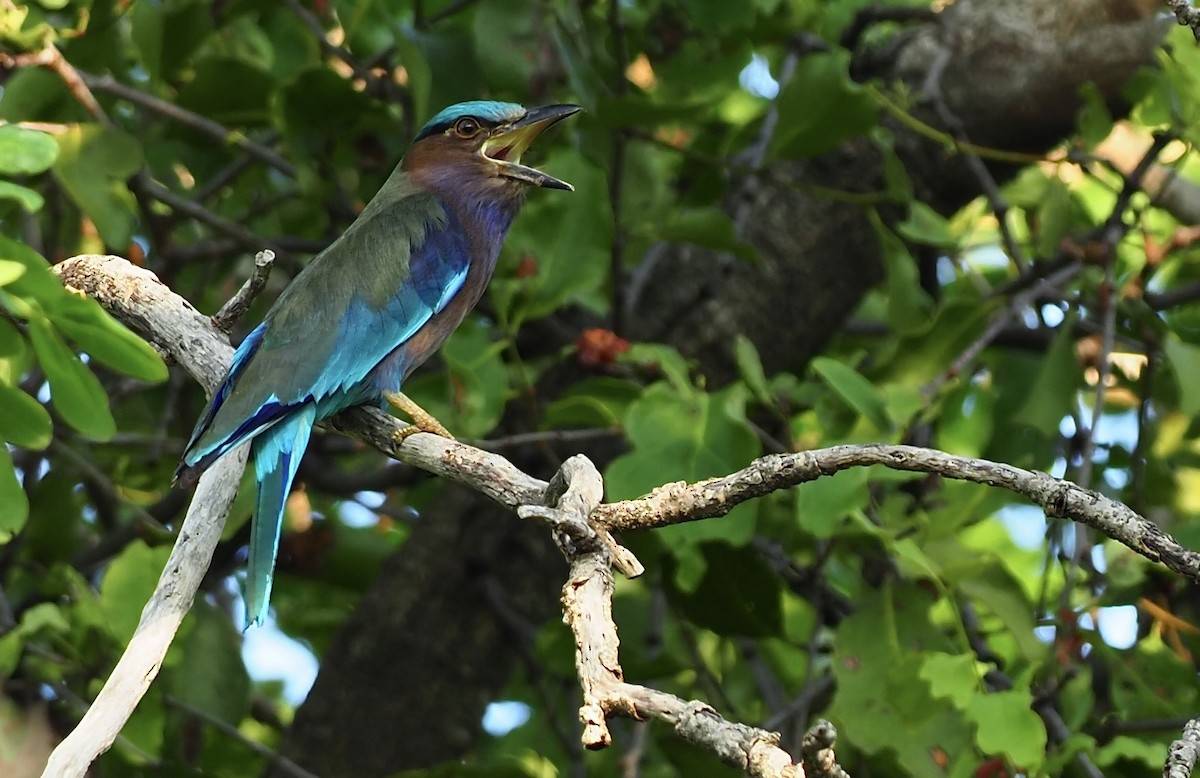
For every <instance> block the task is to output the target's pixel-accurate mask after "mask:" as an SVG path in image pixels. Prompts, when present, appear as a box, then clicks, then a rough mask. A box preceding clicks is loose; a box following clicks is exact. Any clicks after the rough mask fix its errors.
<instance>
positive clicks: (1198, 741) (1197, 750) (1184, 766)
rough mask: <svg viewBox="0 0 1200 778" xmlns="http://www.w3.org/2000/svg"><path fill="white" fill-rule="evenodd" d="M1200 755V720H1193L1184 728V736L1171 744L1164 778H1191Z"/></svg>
mask: <svg viewBox="0 0 1200 778" xmlns="http://www.w3.org/2000/svg"><path fill="white" fill-rule="evenodd" d="M1198 755H1200V719H1192V720H1191V721H1189V722H1188V723H1187V724H1185V725H1184V727H1183V736H1182V737H1180V738H1179V739H1178V740H1176V741H1175V742H1174V743H1172V744H1171V751H1170V754H1169V755H1168V756H1167V763H1166V765H1165V766H1164V767H1163V778H1189V776H1191V774H1192V770H1194V769H1195V767H1196V757H1197V756H1198Z"/></svg>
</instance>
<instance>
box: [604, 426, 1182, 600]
mask: <svg viewBox="0 0 1200 778" xmlns="http://www.w3.org/2000/svg"><path fill="white" fill-rule="evenodd" d="M868 465H883V466H885V467H889V468H892V469H893V470H909V471H913V472H920V473H935V474H937V475H942V476H945V477H947V478H955V479H958V480H962V481H973V482H975V483H980V484H987V485H988V486H997V487H1000V488H1002V489H1007V490H1008V491H1010V492H1015V493H1017V494H1020V495H1023V496H1024V497H1026V498H1028V499H1029V500H1031V501H1033V502H1034V503H1036V504H1037V505H1040V506H1041V507H1042V509H1043V510H1045V511H1046V515H1047V516H1049V517H1051V518H1064V519H1071V520H1072V521H1078V522H1080V523H1082V524H1086V525H1087V526H1089V527H1092V528H1094V529H1097V530H1099V531H1100V532H1102V533H1104V534H1105V535H1107V536H1108V537H1110V538H1112V539H1113V540H1116V541H1118V542H1120V543H1123V544H1124V545H1126V546H1128V547H1129V548H1131V549H1132V550H1134V551H1136V552H1137V553H1139V554H1141V555H1142V556H1144V557H1146V558H1147V559H1150V560H1151V561H1154V562H1160V563H1161V564H1163V565H1165V566H1166V567H1168V568H1170V569H1171V570H1174V571H1175V572H1177V573H1180V574H1181V575H1184V576H1187V577H1188V578H1190V579H1191V580H1193V581H1200V553H1197V552H1195V551H1191V550H1189V549H1187V548H1184V547H1183V546H1181V545H1180V544H1179V543H1178V542H1177V541H1176V540H1175V539H1174V538H1173V537H1171V536H1170V535H1168V534H1167V533H1166V532H1163V531H1162V530H1161V529H1160V528H1159V527H1158V525H1156V524H1154V523H1153V522H1151V521H1148V520H1146V519H1144V518H1142V517H1141V516H1139V515H1138V514H1137V513H1135V512H1134V511H1133V510H1132V509H1131V508H1129V507H1128V506H1127V505H1124V504H1123V503H1119V502H1117V501H1116V500H1112V499H1109V498H1108V497H1105V496H1104V495H1102V494H1100V493H1099V492H1093V491H1091V490H1090V489H1084V488H1082V487H1080V486H1078V485H1076V484H1073V483H1071V482H1070V481H1064V480H1062V479H1060V478H1054V477H1053V476H1050V475H1047V474H1045V473H1038V472H1034V471H1032V470H1025V469H1023V468H1020V467H1014V466H1012V465H1008V464H1004V463H1002V462H991V461H988V460H986V459H975V458H972V457H961V456H955V455H954V454H947V453H945V452H943V451H935V450H933V449H927V448H919V447H917V446H898V445H887V444H867V445H844V446H832V447H830V448H825V449H819V450H815V451H804V452H800V453H797V454H772V455H769V456H765V457H762V458H760V459H756V460H755V461H754V462H752V463H751V464H750V465H749V466H748V467H746V468H744V469H742V470H739V471H738V472H736V473H733V474H731V475H728V476H724V477H722V478H710V479H709V480H707V481H700V482H698V483H695V484H687V483H684V482H682V481H679V482H676V483H673V484H666V485H664V486H660V487H659V488H658V489H655V490H654V491H653V492H651V493H650V494H649V495H648V496H646V497H642V498H639V499H636V500H626V501H624V502H618V503H611V504H606V505H601V506H600V507H599V508H597V509H596V512H595V514H594V516H593V520H594V522H595V523H596V524H598V525H600V526H603V527H606V528H607V529H610V530H612V531H614V532H616V531H623V530H631V529H645V528H649V527H662V526H666V525H668V524H678V523H681V522H685V521H695V520H697V519H706V518H710V517H713V516H724V515H725V514H727V513H729V511H731V510H733V508H734V507H735V506H736V505H738V504H740V503H743V502H745V501H746V500H751V499H754V498H755V497H761V496H762V495H764V494H768V493H770V492H773V491H776V490H778V489H786V488H788V487H791V486H795V485H797V484H801V483H805V482H807V481H814V480H816V479H817V478H820V477H821V476H825V475H832V474H834V473H837V472H840V471H842V470H847V469H849V468H852V467H864V466H868Z"/></svg>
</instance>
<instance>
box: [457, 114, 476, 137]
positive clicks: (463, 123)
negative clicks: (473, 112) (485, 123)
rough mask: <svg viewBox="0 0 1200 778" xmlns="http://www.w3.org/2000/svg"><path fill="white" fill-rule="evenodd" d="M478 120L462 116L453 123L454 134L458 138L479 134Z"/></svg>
mask: <svg viewBox="0 0 1200 778" xmlns="http://www.w3.org/2000/svg"><path fill="white" fill-rule="evenodd" d="M479 130H480V127H479V122H478V121H476V120H475V119H472V118H471V117H469V116H464V117H463V118H461V119H459V120H458V121H456V122H455V123H454V134H455V135H457V136H458V137H460V138H474V137H475V136H476V135H478V134H479Z"/></svg>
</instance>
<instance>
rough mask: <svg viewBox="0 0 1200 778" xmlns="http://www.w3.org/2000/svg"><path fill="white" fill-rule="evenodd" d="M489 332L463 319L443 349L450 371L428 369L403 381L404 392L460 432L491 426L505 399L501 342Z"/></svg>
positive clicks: (472, 433)
mask: <svg viewBox="0 0 1200 778" xmlns="http://www.w3.org/2000/svg"><path fill="white" fill-rule="evenodd" d="M493 334H494V333H493V330H492V327H490V326H488V325H487V324H485V323H483V322H481V321H480V320H478V319H472V320H468V321H466V322H464V323H463V324H462V326H460V327H459V328H458V329H457V330H455V331H454V333H453V334H452V335H451V336H450V339H449V340H447V341H446V345H445V346H444V347H443V348H442V356H443V358H444V360H445V363H446V365H447V367H448V368H449V371H448V372H447V371H445V370H441V371H433V370H427V371H425V372H424V373H423V374H421V375H418V376H415V379H414V380H410V381H408V382H406V383H405V392H407V393H409V394H410V396H411V397H413V399H414V400H416V401H417V403H418V404H420V405H421V406H422V407H424V408H425V409H426V410H428V411H429V412H430V413H432V414H433V415H434V416H435V417H437V418H439V419H441V420H442V421H443V422H444V423H445V424H446V425H447V426H448V427H449V428H450V429H452V430H454V432H455V434H457V435H462V436H463V437H468V438H479V437H483V436H484V435H487V434H488V433H489V432H491V431H492V430H493V429H495V427H496V424H498V423H499V421H500V416H501V414H502V413H503V412H504V405H505V403H506V402H507V401H508V398H509V393H508V391H507V390H508V384H509V377H508V368H506V367H505V365H504V360H503V359H502V358H501V353H502V352H503V350H504V348H505V344H504V342H503V341H497V340H495V339H494V337H493Z"/></svg>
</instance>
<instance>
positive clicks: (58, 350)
mask: <svg viewBox="0 0 1200 778" xmlns="http://www.w3.org/2000/svg"><path fill="white" fill-rule="evenodd" d="M29 339H30V341H32V343H33V349H34V351H35V352H37V357H38V362H39V363H41V365H42V369H43V370H45V371H46V378H47V379H49V381H50V400H51V402H53V403H54V408H55V409H56V410H57V411H58V412H59V413H60V414H61V415H62V417H63V419H64V420H65V421H66V422H67V423H68V424H70V425H71V426H72V427H74V428H75V429H77V430H79V431H80V432H82V433H83V434H84V435H87V436H88V437H90V438H92V439H94V440H108V439H109V438H111V437H112V436H113V435H114V434H115V433H116V431H117V424H116V422H115V421H114V420H113V416H112V411H110V410H109V407H108V397H107V396H106V395H105V394H104V387H103V386H101V385H100V381H99V380H98V379H97V378H96V376H94V375H93V374H92V371H90V370H88V369H87V366H86V365H84V364H83V362H82V361H81V360H80V359H79V357H78V356H76V354H75V352H73V351H71V349H69V348H67V344H66V343H63V341H62V339H61V338H59V337H58V335H57V334H55V332H54V330H53V329H52V328H51V327H50V323H49V322H48V321H46V320H45V319H42V318H34V319H31V320H30V321H29Z"/></svg>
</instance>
